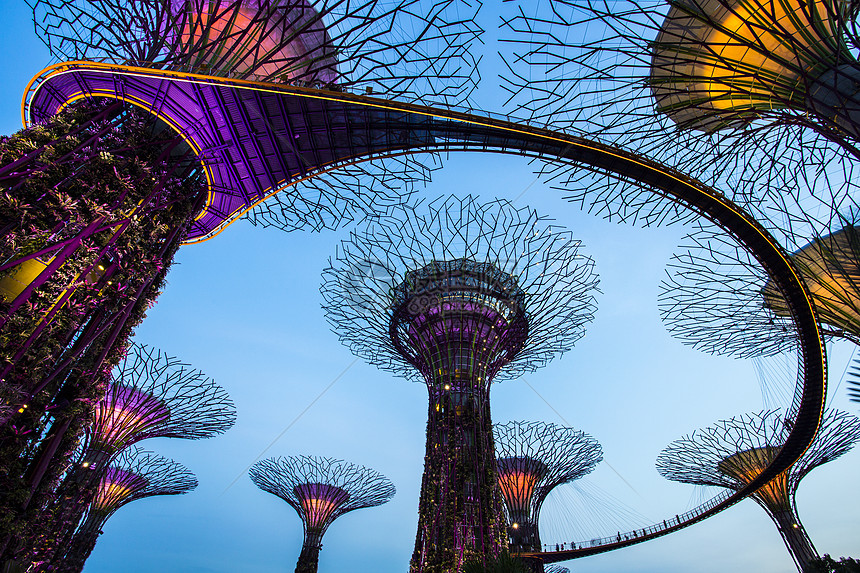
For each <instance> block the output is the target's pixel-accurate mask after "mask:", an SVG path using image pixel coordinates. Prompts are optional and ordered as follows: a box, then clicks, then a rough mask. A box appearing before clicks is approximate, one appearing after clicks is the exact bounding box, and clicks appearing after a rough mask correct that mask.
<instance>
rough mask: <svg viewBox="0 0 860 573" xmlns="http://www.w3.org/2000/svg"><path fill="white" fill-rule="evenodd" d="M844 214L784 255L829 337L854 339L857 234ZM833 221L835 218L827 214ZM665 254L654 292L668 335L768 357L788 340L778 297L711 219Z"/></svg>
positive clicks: (711, 348) (859, 312)
mask: <svg viewBox="0 0 860 573" xmlns="http://www.w3.org/2000/svg"><path fill="white" fill-rule="evenodd" d="M851 217H852V218H851V219H848V218H842V222H843V224H844V226H843V227H841V228H838V230H835V231H834V232H832V233H826V234H823V235H813V237H814V238H813V240H812V241H810V242H808V243H807V244H805V245H803V246H800V247H798V248H797V249H796V250H795V252H794V253H793V254H792V255H791V259H792V262H793V263H794V265H795V268H796V269H797V271H798V273H799V274H800V275H801V276H802V277H803V279H804V281H805V282H806V285H807V287H808V288H809V290H810V295H811V298H812V301H813V303H814V305H815V308H816V311H817V313H818V319H819V320H820V321H821V322H822V323H823V325H822V332H823V333H824V334H825V335H827V336H829V337H836V338H844V339H848V340H851V341H853V342H854V343H855V344H856V343H860V237H858V234H857V231H856V230H855V229H856V227H855V226H854V221H853V218H854V215H853V214H852V215H851ZM835 222H836V224H837V225H839V224H840V223H839V222H838V221H835ZM682 249H683V250H682V252H681V253H679V254H677V255H675V256H674V257H673V260H672V262H671V263H670V264H669V267H668V269H667V277H666V279H664V281H663V283H662V284H661V292H660V295H659V297H658V300H659V306H660V313H661V316H662V318H663V321H664V323H665V324H666V326H667V328H668V329H669V330H670V332H672V334H673V335H674V336H676V337H678V338H679V339H680V340H682V341H683V342H685V343H688V344H691V345H693V346H695V347H697V348H700V349H702V350H705V351H708V352H712V353H716V354H733V355H736V356H743V357H751V356H770V355H774V354H777V353H780V352H783V351H785V350H790V349H793V348H795V347H796V344H797V330H796V327H795V325H794V324H793V322H792V321H791V320H790V319H789V317H788V307H787V305H786V303H785V298H784V296H783V295H782V293H781V292H780V290H779V289H778V288H776V286H775V285H774V282H773V280H772V279H770V277H768V275H767V272H766V271H765V270H764V268H763V267H762V266H761V265H760V264H759V263H758V262H757V261H755V260H754V259H753V258H752V257H750V256H749V254H748V253H747V252H746V251H744V250H743V249H742V248H740V246H739V245H738V244H737V242H736V241H734V240H732V239H731V238H730V237H728V236H727V235H725V233H723V232H722V231H721V230H719V229H716V228H714V227H713V226H708V225H703V224H699V225H698V226H697V228H696V230H695V231H694V232H693V233H691V234H690V235H688V236H687V238H686V241H685V244H684V245H682Z"/></svg>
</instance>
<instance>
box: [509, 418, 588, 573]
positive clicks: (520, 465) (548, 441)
mask: <svg viewBox="0 0 860 573" xmlns="http://www.w3.org/2000/svg"><path fill="white" fill-rule="evenodd" d="M493 434H494V437H495V442H496V457H497V459H496V464H497V468H498V473H499V485H500V486H501V488H502V495H503V496H504V499H505V510H506V513H507V517H508V534H509V536H510V544H511V550H513V551H516V552H533V551H540V550H541V540H540V532H539V529H538V525H539V524H538V522H539V520H540V510H541V507H542V506H543V503H544V501H545V500H546V497H547V496H548V495H549V493H550V492H551V491H552V490H553V489H555V488H556V487H557V486H560V485H563V484H566V483H570V482H572V481H574V480H577V479H579V478H581V477H583V476H584V475H586V474H588V473H590V472H591V471H592V470H593V469H594V468H595V466H596V465H597V464H598V463H600V461H601V460H602V459H603V451H602V449H601V447H600V444H598V443H597V440H595V439H594V438H593V437H591V436H589V435H588V434H586V433H584V432H581V431H579V430H574V429H573V428H565V427H562V426H557V425H555V424H549V423H546V422H508V423H507V424H495V425H494V426H493ZM532 567H533V568H535V569H536V570H537V571H540V572H541V573H543V572H544V567H543V564H541V563H539V562H535V563H533V564H532Z"/></svg>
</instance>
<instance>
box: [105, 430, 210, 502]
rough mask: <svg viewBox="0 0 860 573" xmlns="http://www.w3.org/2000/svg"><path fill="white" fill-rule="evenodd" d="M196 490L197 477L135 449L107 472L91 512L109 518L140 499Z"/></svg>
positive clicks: (148, 453) (124, 454)
mask: <svg viewBox="0 0 860 573" xmlns="http://www.w3.org/2000/svg"><path fill="white" fill-rule="evenodd" d="M196 487H197V479H196V478H195V477H194V474H192V473H191V472H189V471H188V470H187V469H186V468H185V466H183V465H182V464H179V463H177V462H174V461H173V460H169V459H167V458H164V457H162V456H159V455H157V454H155V453H153V452H149V451H146V450H143V449H141V448H139V447H137V446H134V447H132V448H129V449H128V450H125V451H124V452H122V453H121V454H120V455H119V457H117V459H116V460H114V462H113V463H112V464H111V465H110V467H108V468H107V470H106V471H105V472H104V475H103V476H102V478H101V480H100V481H99V486H98V490H97V492H96V497H95V499H94V500H93V501H92V503H91V504H90V510H89V511H90V513H99V514H102V515H103V516H104V517H105V518H106V516H109V515H110V514H112V513H113V512H115V511H116V510H117V509H119V508H120V507H122V506H123V505H126V504H127V503H131V502H132V501H135V500H137V499H141V498H144V497H151V496H153V495H177V494H182V493H188V492H189V491H191V490H192V489H194V488H196Z"/></svg>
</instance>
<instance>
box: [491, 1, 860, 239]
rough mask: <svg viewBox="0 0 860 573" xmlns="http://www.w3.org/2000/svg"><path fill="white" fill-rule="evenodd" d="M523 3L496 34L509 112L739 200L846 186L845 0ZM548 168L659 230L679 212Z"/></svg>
mask: <svg viewBox="0 0 860 573" xmlns="http://www.w3.org/2000/svg"><path fill="white" fill-rule="evenodd" d="M520 4H521V7H520V10H519V13H517V14H515V15H514V16H512V17H510V18H507V19H506V20H505V21H504V22H503V24H502V28H503V30H502V32H501V35H502V38H503V41H505V40H506V41H507V42H508V44H507V45H508V48H509V49H508V50H507V51H506V61H507V64H508V68H509V69H508V70H507V71H506V73H505V74H504V75H503V77H502V82H503V85H502V87H503V88H504V89H505V90H506V91H508V93H509V94H510V99H509V101H508V103H507V105H508V107H509V109H511V110H512V113H515V114H517V115H526V116H527V117H529V118H530V119H531V120H532V121H539V122H544V123H548V124H552V125H555V126H557V127H559V128H562V129H565V130H571V131H580V130H581V131H582V132H586V133H590V134H592V135H593V136H594V137H596V138H598V139H600V140H601V141H605V142H612V143H614V144H617V145H620V146H622V147H624V148H626V149H630V150H635V151H636V152H638V153H642V154H644V155H648V156H650V157H654V158H659V160H661V161H664V162H666V163H668V164H671V165H673V166H675V167H677V168H679V169H681V170H682V171H684V172H685V173H687V174H688V175H691V176H694V177H697V178H699V179H702V180H704V181H708V182H709V183H714V184H715V185H717V186H718V187H719V188H721V189H726V190H730V191H731V192H733V193H734V195H733V198H734V199H735V200H736V201H737V202H739V203H746V204H748V205H751V203H749V202H752V201H757V200H760V199H763V198H766V199H768V200H769V201H771V200H772V201H773V202H772V203H771V205H778V204H779V198H780V197H781V196H785V195H810V196H815V195H818V194H824V195H827V196H830V195H831V194H832V195H834V196H838V197H845V196H847V195H849V194H850V193H851V192H852V190H853V189H854V187H855V185H856V180H857V175H856V169H857V168H858V166H859V165H858V162H857V159H858V158H860V154H858V150H857V147H856V142H857V134H858V131H857V125H858V121H857V117H858V114H857V112H858V110H860V105H858V103H860V102H858V100H857V96H856V95H855V93H854V92H855V90H856V88H855V87H854V86H856V85H857V78H858V77H860V76H858V70H860V67H858V64H857V62H856V58H855V56H854V54H855V53H856V50H857V47H858V46H860V42H858V38H857V35H856V31H855V30H854V16H855V13H856V9H855V8H854V5H853V4H852V3H850V2H843V1H841V0H827V1H817V0H816V1H812V0H778V1H776V2H764V1H759V0H683V1H680V2H666V1H665V0H644V1H643V0H632V1H627V0H623V1H614V0H585V1H580V0H544V1H541V0H537V1H534V2H521V3H520ZM799 30H800V31H802V32H798V31H799ZM715 130H717V131H715ZM544 174H545V176H546V177H545V178H546V179H548V180H550V181H553V182H554V184H555V185H556V186H558V187H561V188H563V189H565V190H567V191H568V192H569V193H570V194H571V198H572V199H573V200H575V201H577V202H580V203H582V204H583V206H584V207H586V208H588V209H589V210H591V211H594V212H596V213H599V214H602V215H604V216H607V217H613V218H619V219H624V220H629V221H638V222H643V223H645V224H657V223H661V222H665V221H671V220H675V219H676V218H677V215H678V214H677V213H676V212H675V211H674V210H673V208H672V205H671V203H669V202H666V201H661V200H660V199H659V198H656V197H647V196H644V195H642V194H638V193H635V190H634V189H631V188H630V187H629V186H628V187H627V188H626V189H624V190H623V192H619V189H618V188H617V186H615V185H613V184H612V182H610V181H608V180H605V179H600V178H593V179H591V182H592V185H590V186H588V187H581V185H582V184H583V183H584V182H586V181H588V179H585V178H583V177H582V176H579V177H577V176H575V175H571V174H569V173H564V172H563V171H556V170H554V169H553V168H551V167H548V168H547V169H546V172H545V173H544ZM837 202H838V201H837Z"/></svg>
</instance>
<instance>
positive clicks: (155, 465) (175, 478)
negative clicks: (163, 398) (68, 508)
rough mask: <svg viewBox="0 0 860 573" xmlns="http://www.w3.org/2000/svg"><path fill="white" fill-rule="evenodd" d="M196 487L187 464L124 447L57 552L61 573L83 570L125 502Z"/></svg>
mask: <svg viewBox="0 0 860 573" xmlns="http://www.w3.org/2000/svg"><path fill="white" fill-rule="evenodd" d="M196 487H197V479H196V478H195V477H194V474H192V473H191V472H189V471H188V470H187V469H186V468H185V467H184V466H182V465H181V464H179V463H176V462H174V461H173V460H169V459H167V458H164V457H161V456H159V455H156V454H154V453H152V452H148V451H146V450H143V449H141V448H138V447H136V446H135V447H132V448H130V449H127V450H125V451H123V452H122V453H121V454H120V455H119V457H117V458H116V459H115V460H114V461H113V463H111V465H110V466H109V467H108V468H106V469H105V470H104V471H103V472H102V477H101V479H100V480H99V485H98V489H97V490H96V495H95V498H94V499H93V500H92V502H90V504H89V507H88V508H87V510H86V514H85V516H84V519H83V521H82V522H81V524H80V526H79V527H78V529H77V531H76V532H75V535H74V537H73V538H72V540H71V542H70V543H69V546H68V547H65V548H63V551H62V552H61V553H60V554H59V556H58V561H59V563H61V565H60V566H59V568H57V569H56V570H57V571H59V572H61V573H80V571H81V570H82V569H83V566H84V562H85V561H86V560H87V558H88V557H89V556H90V553H92V550H93V548H94V547H95V545H96V541H97V540H98V536H99V535H100V534H101V529H102V527H104V524H105V522H106V521H107V520H108V518H110V516H112V515H113V514H114V513H116V511H117V510H118V509H119V508H121V507H122V506H124V505H126V504H128V503H131V502H132V501H136V500H138V499H143V498H145V497H152V496H154V495H178V494H183V493H188V492H189V491H191V490H192V489H194V488H196Z"/></svg>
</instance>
